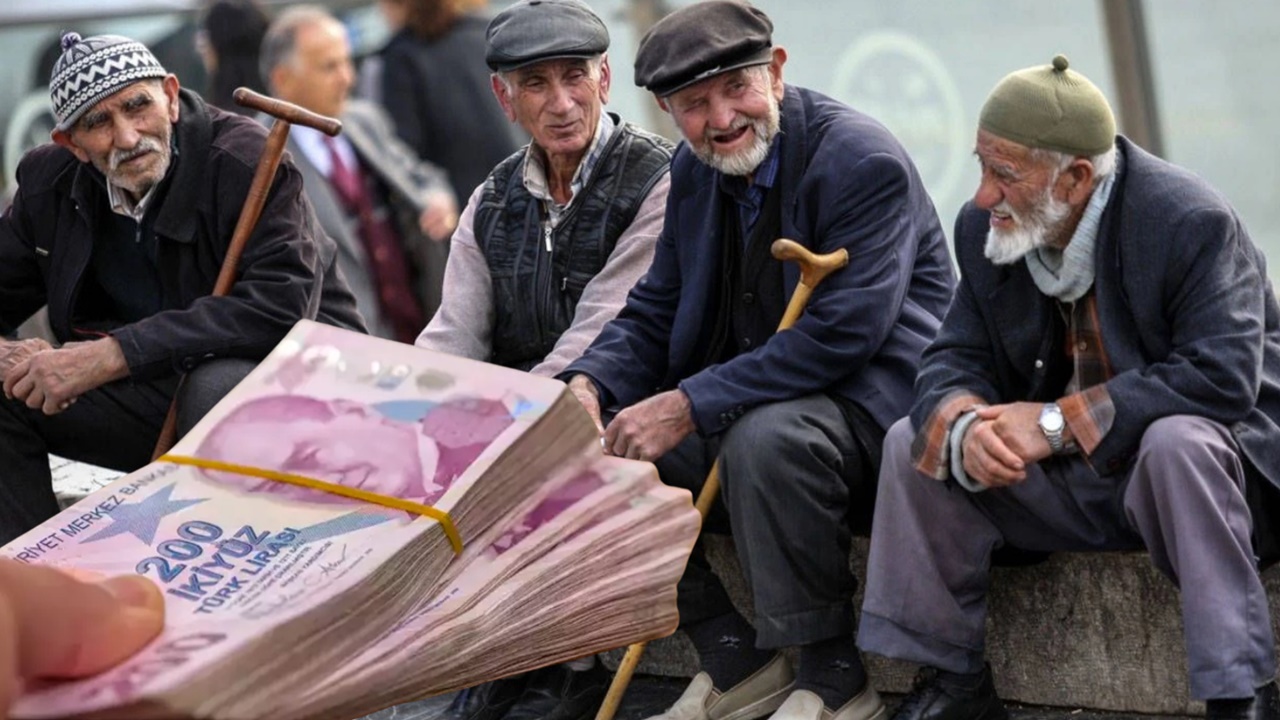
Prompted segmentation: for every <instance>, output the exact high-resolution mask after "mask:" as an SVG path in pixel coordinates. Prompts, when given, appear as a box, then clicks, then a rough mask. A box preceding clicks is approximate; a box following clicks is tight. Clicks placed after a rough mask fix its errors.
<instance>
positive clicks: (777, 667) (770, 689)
mask: <svg viewBox="0 0 1280 720" xmlns="http://www.w3.org/2000/svg"><path fill="white" fill-rule="evenodd" d="M794 686H795V673H794V672H792V670H791V663H789V662H787V659H786V658H785V657H783V656H782V655H774V656H773V659H772V660H770V661H769V664H767V665H765V666H764V667H762V668H760V669H759V670H757V671H755V672H754V673H752V674H751V675H750V676H749V677H747V679H745V680H743V681H742V682H740V683H738V684H737V685H734V686H733V687H731V688H729V689H728V690H726V691H725V692H720V691H719V690H716V689H715V686H714V685H713V684H712V682H711V676H710V675H708V674H706V673H704V672H703V673H698V674H697V675H696V676H695V677H694V678H693V682H691V683H689V687H687V688H685V691H684V694H683V695H681V696H680V699H679V700H676V703H675V704H674V705H672V706H671V707H670V708H668V709H667V711H666V712H664V713H662V714H661V715H654V716H652V717H650V718H648V720H757V719H758V718H764V717H768V716H769V714H770V713H772V712H773V711H774V710H777V709H778V707H779V706H781V705H782V702H783V701H784V700H785V699H786V697H787V695H788V694H790V693H791V688H792V687H794Z"/></svg>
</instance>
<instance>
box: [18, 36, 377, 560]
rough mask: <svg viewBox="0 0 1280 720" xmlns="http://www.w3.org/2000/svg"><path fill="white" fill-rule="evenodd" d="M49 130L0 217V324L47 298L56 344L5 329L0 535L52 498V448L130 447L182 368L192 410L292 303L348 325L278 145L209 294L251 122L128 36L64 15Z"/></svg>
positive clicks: (242, 191)
mask: <svg viewBox="0 0 1280 720" xmlns="http://www.w3.org/2000/svg"><path fill="white" fill-rule="evenodd" d="M62 47H63V52H62V56H61V57H60V58H59V59H58V61H57V64H56V65H54V68H53V75H52V79H51V81H50V83H49V87H50V92H51V94H52V98H53V112H54V115H55V117H56V118H57V121H58V124H57V127H56V128H55V129H54V131H53V140H54V142H53V143H51V144H48V145H44V146H41V147H38V148H36V149H34V150H32V151H31V152H29V153H28V154H27V155H26V157H24V158H23V159H22V162H21V164H20V165H19V166H18V192H17V195H16V196H15V198H14V201H13V205H12V206H11V207H10V208H9V209H8V210H6V211H5V213H4V215H3V216H2V217H0V336H3V335H5V334H7V333H9V332H10V331H12V330H13V328H15V327H16V326H17V325H18V324H19V323H21V322H22V321H23V320H25V319H26V318H27V317H28V316H29V315H31V314H32V313H33V312H35V311H36V310H37V309H38V308H40V306H42V305H46V304H47V305H48V308H49V320H50V324H51V325H52V328H53V333H54V335H55V337H56V341H57V343H58V345H59V346H58V347H51V346H50V345H49V344H48V343H46V342H45V341H43V340H26V341H21V342H7V341H0V376H3V380H4V395H5V397H4V398H3V399H0V473H3V478H2V479H0V542H7V541H9V540H11V539H13V538H14V537H16V536H17V535H19V534H21V533H22V532H25V531H26V530H28V529H30V528H31V527H33V526H35V525H37V524H38V523H40V522H41V521H42V520H44V519H46V518H47V517H49V516H51V515H53V514H54V513H55V512H57V510H58V505H57V502H56V500H55V499H54V495H53V490H52V488H51V487H50V476H49V460H48V453H50V452H53V453H57V454H59V455H64V456H66V457H70V458H72V459H77V460H83V461H86V462H91V463H94V464H98V465H104V466H107V467H112V468H116V469H119V470H123V471H130V470H134V469H137V468H139V467H141V466H143V465H145V464H146V463H147V462H148V461H149V460H150V457H151V451H152V448H153V447H154V445H155V443H156V439H157V437H158V436H159V433H160V427H161V424H162V423H163V421H164V418H165V414H166V410H167V408H168V406H169V404H170V400H171V398H172V397H173V395H174V393H175V391H176V388H177V386H178V378H179V377H180V376H181V375H182V374H187V381H186V383H185V384H184V389H183V391H182V392H183V395H182V397H181V398H180V400H179V403H178V408H179V414H178V429H179V431H180V432H182V431H185V430H186V429H187V428H190V427H191V426H192V425H194V424H195V422H196V420H198V419H199V418H200V416H201V415H203V414H204V412H205V411H207V410H208V409H209V408H210V407H212V405H213V404H214V403H215V402H217V400H219V399H220V398H221V397H222V395H223V394H225V393H226V392H227V391H228V390H230V389H231V388H232V387H234V386H235V384H236V383H237V382H239V381H240V380H241V379H242V378H243V377H244V376H245V375H246V374H247V373H248V372H249V371H250V370H251V369H252V368H253V367H254V365H255V363H256V362H257V361H258V360H261V359H262V358H263V357H265V356H266V354H267V353H268V352H269V351H270V350H271V349H272V348H273V347H275V345H276V344H277V343H278V342H279V341H280V340H281V338H283V337H284V335H285V333H286V332H288V330H289V329H290V328H291V327H292V326H293V325H294V324H295V323H296V322H297V321H298V320H299V319H302V318H310V319H317V320H320V321H322V322H328V323H331V324H334V325H338V326H340V327H347V328H352V329H363V327H364V324H363V321H362V320H361V319H360V316H359V314H358V313H357V312H356V309H355V301H354V299H353V298H352V296H351V293H350V291H349V290H348V289H347V286H346V283H345V282H343V280H342V279H341V277H340V276H339V275H337V273H336V271H335V269H334V254H335V248H334V245H333V242H332V241H331V240H329V239H328V238H327V237H326V236H325V235H324V233H323V232H321V231H319V230H318V229H317V226H316V223H315V220H314V213H313V212H312V210H311V206H310V205H308V204H307V202H306V199H305V197H304V196H303V194H302V179H301V176H300V175H299V174H298V171H297V170H296V169H295V168H294V167H293V164H292V163H291V162H285V163H284V164H282V165H281V168H280V171H279V173H278V174H277V177H276V180H275V184H274V185H273V186H272V189H271V191H270V192H269V193H268V196H267V199H266V205H265V207H264V209H263V212H262V217H261V219H260V220H259V221H258V224H257V226H256V228H255V230H254V232H253V234H252V235H251V236H250V238H249V242H248V245H247V248H246V249H245V252H244V255H243V256H242V258H241V261H240V265H239V272H238V274H237V276H236V281H235V284H234V285H233V286H232V289H231V292H230V293H229V294H228V295H226V296H224V297H210V296H209V293H210V292H211V291H212V290H213V286H214V282H215V280H216V279H217V275H218V271H219V268H220V265H221V263H222V260H223V258H224V257H225V256H226V254H227V246H228V244H229V242H230V240H231V234H232V232H233V230H234V228H235V226H236V222H237V220H238V219H239V217H240V208H241V207H242V205H243V203H244V199H245V196H246V195H247V194H248V190H249V185H250V183H251V182H252V179H253V174H254V169H255V166H256V165H257V163H258V160H259V158H260V157H261V155H262V153H263V150H264V148H265V146H266V131H265V130H264V129H263V128H262V126H261V125H259V124H257V123H256V122H254V121H253V120H250V119H248V118H244V117H240V116H238V115H231V114H228V113H224V112H222V111H219V110H217V109H215V108H212V107H210V106H208V105H206V104H205V103H204V101H203V100H201V99H200V97H199V96H197V95H196V94H194V93H191V92H190V91H187V90H182V89H180V87H179V84H178V78H177V77H175V76H173V75H172V74H169V73H168V72H166V71H165V69H164V68H163V67H161V65H160V63H159V62H158V61H157V60H156V58H155V56H154V55H153V54H152V53H151V51H150V50H148V49H147V47H146V46H144V45H142V44H141V43H137V42H134V41H132V40H129V39H128V38H124V37H120V36H116V35H99V36H95V37H89V38H81V37H80V36H79V35H77V34H75V33H68V34H67V35H65V36H64V37H63V38H62Z"/></svg>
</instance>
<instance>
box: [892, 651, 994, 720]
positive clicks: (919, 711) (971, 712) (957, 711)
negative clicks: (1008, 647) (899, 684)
mask: <svg viewBox="0 0 1280 720" xmlns="http://www.w3.org/2000/svg"><path fill="white" fill-rule="evenodd" d="M1008 717H1009V712H1008V711H1007V710H1005V708H1004V703H1002V702H1000V698H999V697H998V696H997V695H996V686H995V684H994V683H993V682H992V681H991V666H990V665H983V666H982V672H981V673H980V674H978V675H977V676H974V677H972V679H966V678H964V677H959V676H957V675H956V674H955V673H944V672H942V671H940V670H938V669H936V668H923V669H922V670H921V671H920V672H919V673H918V674H917V675H916V679H915V682H914V683H913V684H912V687H911V692H910V693H909V694H908V695H907V696H906V697H905V698H903V699H902V704H901V705H899V706H898V709H897V710H896V711H895V712H894V713H893V720H1005V719H1006V718H1008Z"/></svg>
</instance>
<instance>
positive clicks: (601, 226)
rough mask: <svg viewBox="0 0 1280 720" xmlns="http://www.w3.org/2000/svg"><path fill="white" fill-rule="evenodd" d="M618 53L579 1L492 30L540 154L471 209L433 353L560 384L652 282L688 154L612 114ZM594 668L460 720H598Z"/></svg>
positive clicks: (488, 187) (527, 689)
mask: <svg viewBox="0 0 1280 720" xmlns="http://www.w3.org/2000/svg"><path fill="white" fill-rule="evenodd" d="M608 49H609V33H608V31H607V30H606V29H605V25H604V23H603V22H602V21H601V20H600V18H599V17H597V16H596V14H595V13H594V12H592V10H591V8H590V7H588V6H587V5H586V4H585V3H582V2H580V1H579V0H521V1H520V2H517V3H515V4H513V5H511V6H509V7H508V8H506V9H505V10H503V11H502V12H500V13H498V14H497V15H496V16H494V18H493V20H492V21H491V22H490V24H489V27H488V31H487V33H486V46H485V59H486V60H487V62H488V64H489V68H490V69H491V70H493V76H492V85H493V92H494V95H496V96H497V99H498V102H499V103H500V104H501V105H502V109H503V111H504V112H505V113H506V115H507V118H508V119H510V120H511V121H512V122H516V123H519V124H520V126H521V127H522V128H524V130H525V131H526V132H527V133H528V134H529V135H530V137H531V138H532V141H531V142H530V143H529V145H527V146H526V147H524V148H522V149H520V150H519V151H518V152H516V153H515V154H514V155H512V156H511V157H509V158H507V159H506V160H504V161H503V162H501V163H499V165H498V166H497V167H496V168H494V169H493V172H491V173H490V174H489V177H488V178H487V179H486V180H485V182H484V184H482V185H481V186H480V187H478V188H476V189H475V191H474V192H473V193H472V194H471V199H470V200H469V201H468V202H467V206H466V209H465V210H464V211H463V213H462V218H461V220H460V221H459V223H458V227H457V230H455V232H454V235H453V239H452V243H451V247H450V250H449V261H448V263H447V264H446V266H445V276H444V291H443V301H442V303H441V305H440V309H439V311H438V312H437V313H436V315H435V317H434V318H432V320H431V322H430V323H428V324H427V327H426V329H425V330H423V331H422V334H421V335H420V336H419V337H418V340H417V345H418V346H419V347H425V348H429V349H432V350H438V351H441V352H447V353H450V354H453V355H460V356H463V357H469V358H474V359H477V360H484V361H487V362H491V363H495V364H498V365H504V366H507V367H513V368H518V369H520V370H526V371H529V372H532V373H534V374H535V375H546V376H553V375H555V374H557V373H559V372H560V371H561V370H563V369H564V368H565V366H566V365H568V364H569V362H570V361H572V360H574V359H575V358H577V357H578V356H579V355H581V354H582V351H583V350H584V349H585V348H586V347H587V345H588V344H590V342H591V341H592V340H593V339H595V337H596V335H597V334H598V333H599V332H600V328H601V327H603V326H604V324H605V323H606V322H608V321H609V320H611V319H612V318H613V317H614V316H615V315H616V314H617V313H618V310H619V309H620V308H621V307H622V304H623V302H624V301H625V300H626V297H627V292H628V291H630V290H631V288H632V286H633V285H635V283H636V281H637V280H639V278H640V276H641V275H643V274H644V272H645V271H646V270H647V269H648V267H649V263H650V261H651V260H652V258H653V249H654V245H655V243H656V242H657V238H658V234H659V232H661V230H662V219H663V211H664V208H665V207H666V201H667V191H668V188H669V187H670V173H669V170H670V164H671V152H672V147H671V144H670V143H669V142H667V141H666V140H664V139H662V138H660V137H658V136H656V135H652V134H650V133H647V132H645V131H643V130H641V129H639V128H637V127H635V126H634V125H631V124H630V123H624V122H623V121H622V120H621V119H620V118H619V117H618V116H617V115H614V114H612V113H608V112H605V111H604V104H605V103H606V102H607V101H608V99H609V84H610V81H611V78H612V73H611V71H610V68H609V59H608V57H607V55H606V51H607V50H608ZM594 662H595V661H594V658H587V659H585V660H582V661H578V662H576V663H571V664H568V665H563V666H558V667H553V668H547V669H544V670H540V671H537V672H536V673H532V674H531V675H528V676H522V677H520V678H515V679H507V680H502V681H498V682H497V683H490V684H488V685H486V686H482V687H480V688H475V689H472V690H471V691H469V692H468V695H467V697H466V700H465V702H463V703H459V704H460V705H462V706H463V707H462V708H460V709H461V710H462V714H463V715H464V716H465V717H466V718H467V719H468V720H498V718H506V719H507V720H577V719H579V718H582V719H583V720H586V719H587V718H592V717H595V713H596V710H597V708H598V706H599V703H600V701H601V700H602V699H603V697H604V691H605V689H606V686H607V685H608V675H607V673H605V672H604V670H603V669H602V668H601V667H599V666H596V665H594Z"/></svg>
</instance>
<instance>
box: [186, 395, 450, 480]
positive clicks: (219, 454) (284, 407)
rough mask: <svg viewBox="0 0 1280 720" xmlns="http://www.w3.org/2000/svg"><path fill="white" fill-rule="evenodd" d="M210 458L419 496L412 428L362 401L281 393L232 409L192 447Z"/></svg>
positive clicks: (418, 461)
mask: <svg viewBox="0 0 1280 720" xmlns="http://www.w3.org/2000/svg"><path fill="white" fill-rule="evenodd" d="M197 454H198V455H199V456H200V457H202V458H205V459H209V460H222V461H225V462H231V463H236V464H240V465H248V466H251V467H258V468H265V469H268V470H278V471H281V472H287V473H293V474H297V475H303V476H306V477H312V478H316V479H319V480H324V481H327V482H331V483H336V484H339V485H345V486H347V487H354V488H362V489H364V490H368V491H370V492H374V493H378V494H380V495H390V496H392V497H399V498H405V499H409V500H418V499H421V498H423V497H424V496H425V495H427V494H428V490H427V489H426V488H425V487H424V482H423V479H422V460H421V458H420V457H419V453H418V440H417V433H416V432H415V427H414V426H413V425H411V424H409V423H402V422H396V421H394V420H390V419H388V418H386V417H384V416H383V415H381V414H380V413H378V412H377V411H375V410H373V409H371V408H369V407H368V406H366V405H363V404H360V403H354V402H348V401H342V400H334V401H327V402H326V401H320V400H315V399H312V398H307V397H302V396H294V395H283V396H275V397H266V398H258V399H255V400H252V401H250V402H248V403H246V404H245V405H243V406H241V407H239V408H237V409H236V410H235V411H234V412H233V413H232V414H230V415H229V416H227V417H226V418H225V419H223V420H222V421H221V422H220V423H219V424H218V425H217V427H215V428H214V430H213V431H212V432H210V433H209V435H208V436H206V438H205V440H204V442H203V444H202V445H201V447H200V450H199V452H198V453H197ZM209 474H210V476H211V477H213V478H214V479H215V480H219V481H224V482H233V483H235V484H237V485H239V486H241V487H244V486H248V487H250V488H252V489H254V490H257V491H260V492H273V493H282V494H284V495H285V496H287V497H296V498H299V499H305V500H310V501H313V502H315V501H319V502H349V501H346V500H344V499H341V498H338V497H336V496H331V495H326V494H323V493H318V492H315V491H311V490H307V489H303V488H295V487H294V486H292V485H288V484H285V483H278V482H274V481H265V480H257V479H254V478H245V477H241V476H238V475H231V474H229V473H223V472H210V473H209Z"/></svg>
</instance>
